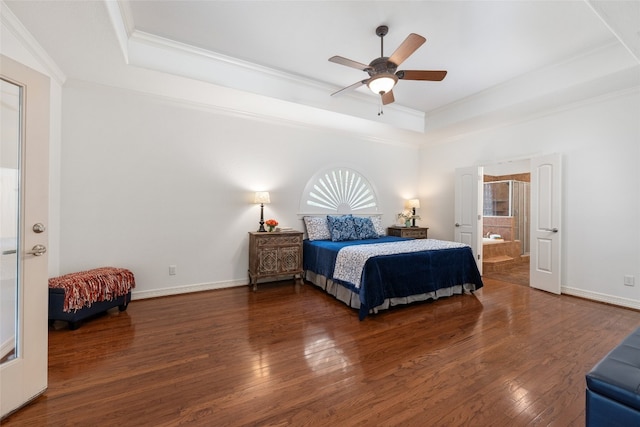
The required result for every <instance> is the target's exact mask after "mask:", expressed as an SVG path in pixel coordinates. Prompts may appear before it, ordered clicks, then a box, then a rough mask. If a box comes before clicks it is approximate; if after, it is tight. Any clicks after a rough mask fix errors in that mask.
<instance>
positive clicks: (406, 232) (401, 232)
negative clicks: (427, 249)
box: [387, 226, 429, 239]
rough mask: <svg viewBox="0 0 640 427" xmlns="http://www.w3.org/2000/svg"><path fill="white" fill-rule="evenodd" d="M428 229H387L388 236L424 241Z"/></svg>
mask: <svg viewBox="0 0 640 427" xmlns="http://www.w3.org/2000/svg"><path fill="white" fill-rule="evenodd" d="M427 231H429V227H396V226H391V227H389V228H387V234H388V235H389V236H396V237H413V238H414V239H426V238H427Z"/></svg>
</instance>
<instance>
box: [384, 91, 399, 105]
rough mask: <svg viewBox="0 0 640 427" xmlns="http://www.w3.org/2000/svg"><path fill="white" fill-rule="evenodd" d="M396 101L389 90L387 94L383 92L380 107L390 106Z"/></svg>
mask: <svg viewBox="0 0 640 427" xmlns="http://www.w3.org/2000/svg"><path fill="white" fill-rule="evenodd" d="M395 100H396V99H395V98H394V96H393V91H392V90H390V91H389V92H385V93H383V94H382V105H387V104H391V103H392V102H394V101H395Z"/></svg>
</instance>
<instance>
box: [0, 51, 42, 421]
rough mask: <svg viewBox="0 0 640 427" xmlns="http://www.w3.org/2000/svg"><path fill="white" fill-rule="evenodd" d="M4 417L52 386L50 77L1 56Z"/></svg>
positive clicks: (0, 388) (0, 378) (0, 373)
mask: <svg viewBox="0 0 640 427" xmlns="http://www.w3.org/2000/svg"><path fill="white" fill-rule="evenodd" d="M0 91H1V93H2V103H1V105H0V109H1V110H0V120H1V126H0V129H1V130H2V131H1V132H0V135H1V137H2V138H1V141H0V142H1V144H0V172H1V173H0V177H1V181H0V189H1V191H0V196H1V197H0V198H1V199H2V204H1V205H0V209H1V212H0V217H1V218H2V221H0V232H1V236H0V244H1V248H2V269H1V270H0V293H1V298H0V302H1V303H2V306H1V307H2V309H1V310H0V323H1V324H2V327H1V328H0V334H1V338H2V343H1V344H2V345H0V348H1V349H2V350H1V351H0V353H1V354H2V357H1V358H0V418H4V417H6V416H7V415H8V414H10V413H11V412H13V411H15V410H16V409H18V408H20V407H21V406H22V405H24V404H25V403H27V402H29V401H30V400H32V399H34V398H35V397H37V396H38V395H40V394H41V393H43V392H44V390H45V389H46V387H47V337H48V325H47V313H48V306H47V304H48V296H47V292H48V290H47V289H48V287H47V278H48V267H47V258H48V257H47V253H46V251H47V243H48V242H47V219H48V213H49V212H48V196H49V129H50V128H49V104H50V103H49V93H50V89H49V78H48V77H47V76H45V75H43V74H40V73H38V72H37V71H35V70H32V69H30V68H28V67H26V66H24V65H22V64H20V63H18V62H15V61H13V60H12V59H10V58H8V57H5V56H3V55H0Z"/></svg>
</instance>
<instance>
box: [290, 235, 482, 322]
mask: <svg viewBox="0 0 640 427" xmlns="http://www.w3.org/2000/svg"><path fill="white" fill-rule="evenodd" d="M398 240H406V239H403V238H400V237H391V236H385V237H381V238H379V239H370V240H351V241H346V242H332V241H329V240H315V241H309V240H305V241H304V244H303V265H304V269H305V270H309V271H313V272H315V273H317V274H321V275H323V276H325V277H327V278H329V279H332V280H335V279H334V278H333V270H334V267H335V263H336V257H337V255H338V251H339V250H340V249H341V248H343V247H345V246H350V245H360V244H374V243H383V242H390V241H398ZM335 281H336V282H337V283H339V284H341V285H342V286H345V287H347V288H349V289H350V290H352V291H353V292H355V293H357V294H358V296H359V298H360V313H359V317H360V319H361V320H362V319H364V318H365V317H366V315H367V314H368V313H369V310H370V309H372V308H374V307H377V306H379V305H381V304H382V303H383V302H384V300H385V299H387V298H398V297H407V296H410V295H417V294H422V293H427V292H432V291H436V290H438V289H442V288H448V287H451V286H456V285H463V284H467V283H470V284H474V285H475V289H479V288H481V287H482V286H483V284H482V278H481V277H480V272H479V271H478V267H477V265H476V262H475V259H474V257H473V252H472V251H471V248H470V247H468V246H466V247H464V248H454V249H440V250H432V251H420V252H411V253H402V254H396V255H381V256H374V257H372V258H370V259H369V260H367V262H366V263H365V266H364V269H363V271H362V278H361V285H360V288H356V287H355V285H354V284H352V283H347V282H342V281H340V280H335Z"/></svg>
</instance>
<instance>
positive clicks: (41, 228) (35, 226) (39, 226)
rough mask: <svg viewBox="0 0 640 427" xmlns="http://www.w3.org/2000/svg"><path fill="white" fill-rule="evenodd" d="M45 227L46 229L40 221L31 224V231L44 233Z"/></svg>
mask: <svg viewBox="0 0 640 427" xmlns="http://www.w3.org/2000/svg"><path fill="white" fill-rule="evenodd" d="M46 229H47V227H45V226H44V224H43V223H41V222H38V223H36V224H33V232H34V233H44V232H45V230H46Z"/></svg>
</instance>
